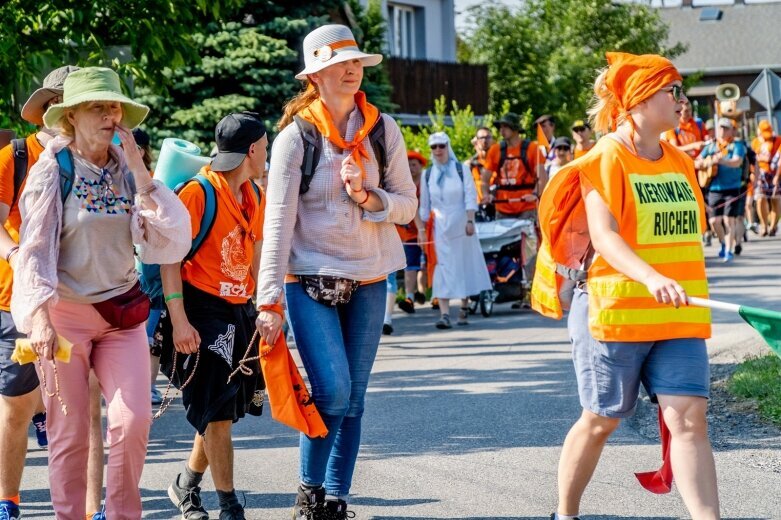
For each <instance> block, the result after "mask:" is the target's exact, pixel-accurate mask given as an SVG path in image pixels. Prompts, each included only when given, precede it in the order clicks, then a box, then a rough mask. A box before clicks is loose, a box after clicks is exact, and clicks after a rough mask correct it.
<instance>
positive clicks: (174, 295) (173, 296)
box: [165, 292, 184, 303]
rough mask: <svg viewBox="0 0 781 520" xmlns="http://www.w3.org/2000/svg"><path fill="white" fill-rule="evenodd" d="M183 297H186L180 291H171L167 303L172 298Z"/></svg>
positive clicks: (166, 298)
mask: <svg viewBox="0 0 781 520" xmlns="http://www.w3.org/2000/svg"><path fill="white" fill-rule="evenodd" d="M183 298H184V295H183V294H182V293H180V292H175V293H171V294H168V295H166V297H165V303H168V302H170V301H171V300H176V299H183Z"/></svg>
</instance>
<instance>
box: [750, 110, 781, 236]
mask: <svg viewBox="0 0 781 520" xmlns="http://www.w3.org/2000/svg"><path fill="white" fill-rule="evenodd" d="M757 129H758V130H759V132H758V135H757V137H755V138H754V140H753V141H752V142H751V148H752V149H753V150H754V152H756V154H757V170H758V171H757V172H756V175H755V177H756V184H755V186H754V197H755V198H756V200H757V215H758V216H759V234H760V235H761V236H767V235H770V236H775V234H776V226H777V225H778V217H779V214H781V189H779V184H780V182H779V181H781V168H779V167H778V164H774V161H773V158H774V157H775V156H776V155H777V154H778V153H779V150H781V137H779V136H777V135H775V133H774V132H773V125H771V124H770V121H768V120H767V119H763V120H762V121H761V122H760V123H759V126H758V128H757Z"/></svg>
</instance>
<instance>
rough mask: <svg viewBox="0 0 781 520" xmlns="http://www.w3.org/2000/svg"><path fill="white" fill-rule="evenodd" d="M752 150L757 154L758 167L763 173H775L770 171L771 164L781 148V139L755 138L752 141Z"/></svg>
mask: <svg viewBox="0 0 781 520" xmlns="http://www.w3.org/2000/svg"><path fill="white" fill-rule="evenodd" d="M751 148H752V149H753V150H754V151H755V152H756V154H757V165H758V166H759V169H760V170H762V171H763V172H768V173H773V172H771V171H770V162H771V161H772V160H773V156H774V155H775V154H776V152H778V150H779V148H781V138H780V137H778V136H775V135H774V136H773V138H772V139H769V140H767V141H766V140H764V139H760V138H759V137H755V138H754V140H753V141H751Z"/></svg>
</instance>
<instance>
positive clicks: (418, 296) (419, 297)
mask: <svg viewBox="0 0 781 520" xmlns="http://www.w3.org/2000/svg"><path fill="white" fill-rule="evenodd" d="M415 303H417V304H418V305H423V304H424V303H426V295H425V294H423V293H422V292H416V293H415Z"/></svg>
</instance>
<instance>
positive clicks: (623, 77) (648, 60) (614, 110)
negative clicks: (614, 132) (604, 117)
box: [605, 52, 683, 130]
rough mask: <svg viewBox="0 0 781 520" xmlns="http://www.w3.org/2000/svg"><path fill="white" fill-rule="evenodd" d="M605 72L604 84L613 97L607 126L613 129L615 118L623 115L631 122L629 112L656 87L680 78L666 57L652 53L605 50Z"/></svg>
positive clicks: (616, 119)
mask: <svg viewBox="0 0 781 520" xmlns="http://www.w3.org/2000/svg"><path fill="white" fill-rule="evenodd" d="M605 56H607V63H608V71H607V77H606V78H605V85H606V86H607V88H608V90H610V92H612V93H613V95H614V96H615V104H614V105H613V106H612V107H611V114H610V126H611V127H612V128H613V129H615V128H616V127H617V126H618V125H617V123H618V118H619V116H621V115H624V116H626V117H627V118H628V119H629V121H630V123H631V124H632V129H633V130H634V121H632V118H631V116H630V115H629V111H630V110H631V109H632V108H634V107H636V106H637V105H638V104H640V103H642V102H643V101H645V100H646V99H648V98H650V97H651V96H653V95H654V94H656V92H657V91H659V89H661V88H662V87H664V86H665V85H667V84H669V83H672V82H673V81H676V80H677V81H682V79H683V78H681V75H680V73H678V70H677V69H676V68H675V65H673V64H672V62H671V61H670V60H668V59H667V58H663V57H661V56H657V55H656V54H643V55H640V56H638V55H636V54H629V53H626V52H608V53H605Z"/></svg>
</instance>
